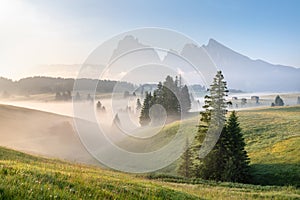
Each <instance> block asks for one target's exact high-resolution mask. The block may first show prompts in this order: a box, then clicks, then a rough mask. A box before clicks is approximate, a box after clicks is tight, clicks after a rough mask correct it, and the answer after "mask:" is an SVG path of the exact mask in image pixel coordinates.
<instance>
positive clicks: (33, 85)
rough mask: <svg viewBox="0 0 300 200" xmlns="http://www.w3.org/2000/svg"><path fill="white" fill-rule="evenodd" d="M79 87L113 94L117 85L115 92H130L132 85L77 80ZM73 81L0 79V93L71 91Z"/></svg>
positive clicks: (22, 93)
mask: <svg viewBox="0 0 300 200" xmlns="http://www.w3.org/2000/svg"><path fill="white" fill-rule="evenodd" d="M76 81H77V82H78V83H79V84H78V85H80V88H77V90H89V89H90V88H91V86H94V85H96V84H97V83H98V84H97V88H96V91H97V92H99V93H110V92H113V90H114V87H115V86H116V84H118V87H117V88H116V89H117V91H115V92H123V91H126V90H128V91H132V90H134V87H135V86H134V85H133V84H131V83H127V82H118V81H111V80H96V79H78V80H76ZM74 82H75V79H73V78H52V77H29V78H23V79H20V80H19V81H12V80H10V79H6V78H2V77H0V91H7V92H8V93H9V94H19V95H31V94H43V93H54V94H56V93H57V92H60V93H62V92H66V91H72V90H73V86H74Z"/></svg>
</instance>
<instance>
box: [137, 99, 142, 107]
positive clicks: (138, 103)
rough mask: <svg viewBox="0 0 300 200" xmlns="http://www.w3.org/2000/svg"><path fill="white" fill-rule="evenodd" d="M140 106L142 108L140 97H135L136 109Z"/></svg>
mask: <svg viewBox="0 0 300 200" xmlns="http://www.w3.org/2000/svg"><path fill="white" fill-rule="evenodd" d="M141 108H142V104H141V100H140V99H137V100H136V109H137V110H140V109H141Z"/></svg>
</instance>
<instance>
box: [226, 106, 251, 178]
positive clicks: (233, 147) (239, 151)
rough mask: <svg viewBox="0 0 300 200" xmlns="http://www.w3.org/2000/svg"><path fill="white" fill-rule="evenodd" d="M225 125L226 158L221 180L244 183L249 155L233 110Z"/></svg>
mask: <svg viewBox="0 0 300 200" xmlns="http://www.w3.org/2000/svg"><path fill="white" fill-rule="evenodd" d="M226 127H227V128H226V129H227V137H224V139H225V138H226V140H225V141H223V143H225V145H227V152H226V154H227V158H226V168H225V169H224V177H223V180H224V181H232V182H243V183H246V182H248V181H249V178H250V172H249V157H248V155H247V152H246V150H245V146H246V144H245V141H244V138H243V134H242V132H241V128H240V127H239V123H238V117H237V115H236V113H235V111H233V112H232V113H231V114H230V116H229V119H228V122H227V125H226Z"/></svg>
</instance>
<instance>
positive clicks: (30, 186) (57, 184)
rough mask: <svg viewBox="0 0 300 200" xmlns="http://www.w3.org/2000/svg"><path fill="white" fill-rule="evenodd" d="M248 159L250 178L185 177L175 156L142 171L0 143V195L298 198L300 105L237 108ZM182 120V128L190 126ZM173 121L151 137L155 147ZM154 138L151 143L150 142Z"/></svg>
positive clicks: (173, 128) (170, 130) (172, 129)
mask: <svg viewBox="0 0 300 200" xmlns="http://www.w3.org/2000/svg"><path fill="white" fill-rule="evenodd" d="M238 116H239V121H240V125H241V128H242V130H243V133H244V137H245V141H246V144H247V145H246V149H247V151H248V153H249V157H250V159H251V168H252V173H253V180H251V181H252V183H253V184H252V185H251V184H238V183H220V182H213V181H205V180H200V179H193V180H187V179H184V178H181V177H178V176H177V175H176V168H177V165H178V162H174V163H173V164H172V165H170V166H168V167H166V168H165V169H163V170H161V171H159V172H157V173H154V174H147V175H143V174H142V175H141V174H140V175H135V174H126V173H120V172H116V171H113V170H107V169H103V168H100V167H95V166H88V165H79V164H74V163H69V162H64V161H61V160H55V159H47V158H43V157H37V156H32V155H28V154H24V153H21V152H17V151H14V150H9V149H6V148H0V199H300V190H299V186H300V159H299V158H300V124H299V121H300V106H293V107H287V106H286V107H280V108H263V109H252V110H244V111H239V112H238ZM192 122H193V119H191V120H187V121H186V122H185V123H184V125H183V127H184V129H183V130H184V131H185V132H186V134H189V132H190V131H192V130H194V129H195V127H191V126H189V125H190V124H194V123H192ZM178 126H179V124H178V122H174V123H173V124H169V125H167V126H166V127H165V128H164V129H163V130H162V132H161V133H159V134H158V135H157V136H156V137H155V138H154V139H153V141H152V142H151V143H149V144H148V145H149V147H148V148H149V149H151V148H153V149H156V148H159V147H160V146H161V145H163V143H159V142H158V141H162V140H161V139H162V138H163V137H166V136H167V137H172V136H173V135H174V132H176V130H177V129H178ZM155 144H156V145H155Z"/></svg>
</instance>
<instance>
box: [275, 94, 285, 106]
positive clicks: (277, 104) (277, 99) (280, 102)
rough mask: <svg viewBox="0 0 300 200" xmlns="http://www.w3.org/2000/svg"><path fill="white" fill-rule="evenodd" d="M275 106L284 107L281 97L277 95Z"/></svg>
mask: <svg viewBox="0 0 300 200" xmlns="http://www.w3.org/2000/svg"><path fill="white" fill-rule="evenodd" d="M275 106H284V102H283V100H282V98H281V97H280V96H279V95H277V96H276V98H275Z"/></svg>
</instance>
